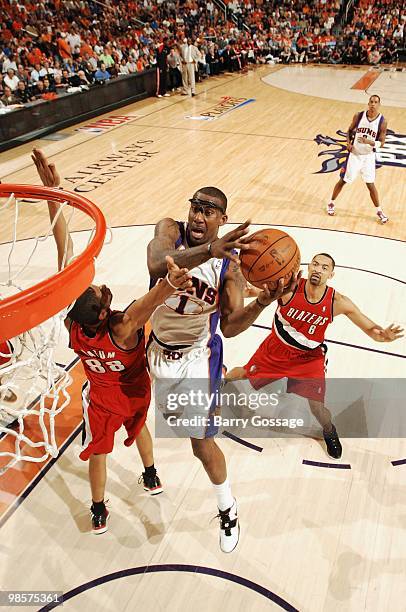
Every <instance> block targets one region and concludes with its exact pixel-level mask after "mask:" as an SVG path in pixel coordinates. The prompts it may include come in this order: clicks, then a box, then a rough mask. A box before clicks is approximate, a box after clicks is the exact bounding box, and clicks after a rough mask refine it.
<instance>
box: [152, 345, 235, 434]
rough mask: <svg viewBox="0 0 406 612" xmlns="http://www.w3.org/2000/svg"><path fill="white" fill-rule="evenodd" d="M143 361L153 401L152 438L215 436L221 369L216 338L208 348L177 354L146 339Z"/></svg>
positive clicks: (171, 348) (187, 349)
mask: <svg viewBox="0 0 406 612" xmlns="http://www.w3.org/2000/svg"><path fill="white" fill-rule="evenodd" d="M147 361H148V368H149V372H150V374H151V378H152V383H153V397H154V400H155V415H156V426H155V435H156V436H157V437H159V436H160V435H162V437H182V438H186V437H189V438H197V439H203V438H210V437H213V436H215V435H216V434H217V433H218V427H215V425H214V422H213V417H214V414H215V412H216V409H217V404H218V401H217V399H218V396H217V392H218V389H219V387H220V383H221V376H222V365H223V346H222V341H221V338H220V336H218V335H215V336H213V338H212V339H211V341H210V345H209V346H208V347H202V348H194V347H193V346H191V347H190V348H186V349H180V350H179V348H178V347H176V349H174V348H173V347H170V346H169V345H163V344H162V343H159V344H158V341H157V340H156V339H154V338H150V340H149V342H148V346H147ZM162 416H164V419H165V422H166V423H163V421H162Z"/></svg>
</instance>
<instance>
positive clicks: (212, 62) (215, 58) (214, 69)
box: [206, 43, 220, 76]
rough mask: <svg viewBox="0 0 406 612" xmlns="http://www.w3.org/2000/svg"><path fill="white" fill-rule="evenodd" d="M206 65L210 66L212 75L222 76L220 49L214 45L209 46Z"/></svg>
mask: <svg viewBox="0 0 406 612" xmlns="http://www.w3.org/2000/svg"><path fill="white" fill-rule="evenodd" d="M206 63H207V64H208V65H209V70H210V74H211V75H214V76H217V75H218V74H220V56H219V52H218V47H217V45H215V44H214V43H211V44H210V45H209V48H208V50H207V54H206Z"/></svg>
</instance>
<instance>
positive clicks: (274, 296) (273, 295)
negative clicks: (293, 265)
mask: <svg viewBox="0 0 406 612" xmlns="http://www.w3.org/2000/svg"><path fill="white" fill-rule="evenodd" d="M301 277H302V271H301V270H300V271H299V272H296V274H294V275H293V276H292V278H291V279H290V281H289V282H288V283H287V285H286V286H285V283H284V281H283V278H280V279H279V281H278V286H277V287H276V289H272V290H271V289H269V287H268V285H266V284H265V285H264V289H263V291H261V293H260V294H259V295H258V297H257V300H258V302H259V303H260V305H261V306H269V304H271V302H274V301H275V300H279V298H281V297H282V296H283V295H287V294H288V293H292V292H293V291H294V290H295V289H296V287H297V284H298V282H299V280H300V279H301Z"/></svg>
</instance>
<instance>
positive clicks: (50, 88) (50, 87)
mask: <svg viewBox="0 0 406 612" xmlns="http://www.w3.org/2000/svg"><path fill="white" fill-rule="evenodd" d="M43 83H44V93H55V92H56V87H55V84H54V81H53V80H52V81H51V80H50V79H49V77H47V76H46V77H44V80H43Z"/></svg>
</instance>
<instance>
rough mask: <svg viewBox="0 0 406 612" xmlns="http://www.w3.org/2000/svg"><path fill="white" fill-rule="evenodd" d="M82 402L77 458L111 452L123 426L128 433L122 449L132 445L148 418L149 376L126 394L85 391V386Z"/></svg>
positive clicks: (85, 459)
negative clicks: (80, 436)
mask: <svg viewBox="0 0 406 612" xmlns="http://www.w3.org/2000/svg"><path fill="white" fill-rule="evenodd" d="M82 400H83V436H82V452H81V453H80V455H79V457H80V458H81V459H83V461H87V459H89V457H90V456H91V455H99V454H108V453H111V451H112V450H113V447H114V435H115V433H116V431H117V430H119V429H120V427H121V426H122V425H124V427H125V428H126V430H127V439H126V440H125V441H124V444H125V446H131V444H133V442H134V440H135V438H136V437H137V436H138V434H139V433H140V431H141V429H142V428H143V426H144V424H145V420H146V418H147V412H148V408H149V404H150V400H151V387H150V382H149V377H148V382H147V383H145V384H140V385H139V386H137V388H131V389H128V388H127V389H126V393H125V394H124V393H123V392H122V391H121V390H120V389H117V388H113V390H110V389H109V388H106V389H102V390H101V389H97V390H95V389H94V388H93V387H92V388H91V389H90V392H88V385H86V386H85V388H84V390H83V393H82ZM112 410H114V412H113V411H112Z"/></svg>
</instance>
